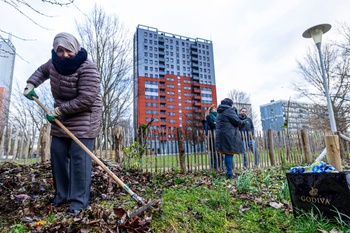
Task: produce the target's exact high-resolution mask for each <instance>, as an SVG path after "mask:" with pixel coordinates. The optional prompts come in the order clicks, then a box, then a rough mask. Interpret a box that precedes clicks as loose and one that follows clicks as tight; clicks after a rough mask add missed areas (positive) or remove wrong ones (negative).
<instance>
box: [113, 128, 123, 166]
mask: <svg viewBox="0 0 350 233" xmlns="http://www.w3.org/2000/svg"><path fill="white" fill-rule="evenodd" d="M113 136H114V143H115V148H114V150H115V156H116V158H115V159H116V162H117V163H119V164H120V163H122V162H123V161H124V154H123V140H124V134H123V130H122V128H121V127H117V128H114V130H113Z"/></svg>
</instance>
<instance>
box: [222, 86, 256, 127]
mask: <svg viewBox="0 0 350 233" xmlns="http://www.w3.org/2000/svg"><path fill="white" fill-rule="evenodd" d="M228 98H230V99H232V101H233V106H234V107H236V108H237V111H238V113H239V110H240V109H241V108H242V107H245V108H246V109H247V110H248V113H247V115H248V117H250V118H251V119H252V121H253V124H254V127H255V128H256V129H257V128H258V127H260V125H261V124H260V121H259V117H258V114H257V113H256V112H255V111H254V110H253V108H252V104H251V101H250V95H249V94H248V93H246V92H244V91H239V90H235V89H233V90H231V91H229V93H228Z"/></svg>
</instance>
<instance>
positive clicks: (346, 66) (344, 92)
mask: <svg viewBox="0 0 350 233" xmlns="http://www.w3.org/2000/svg"><path fill="white" fill-rule="evenodd" d="M347 29H348V30H350V28H349V27H347ZM345 32H347V33H348V34H345ZM349 33H350V31H344V34H343V36H344V37H345V38H346V37H347V36H349ZM348 39H350V38H348ZM349 42H350V41H349ZM347 48H348V47H346V46H345V44H342V43H339V44H338V43H332V44H324V45H323V51H322V54H323V59H324V61H323V62H324V66H325V73H326V80H327V83H326V85H328V87H329V93H330V99H331V104H332V107H333V111H334V117H335V121H336V125H337V129H338V130H339V131H345V130H347V129H348V127H349V123H350V121H349V120H350V119H349V114H348V112H349V111H350V104H349V100H350V81H349V74H350V58H349V56H348V51H347ZM297 65H298V73H299V74H300V76H301V80H299V81H296V82H294V83H293V84H292V86H293V88H294V89H295V90H296V91H297V92H298V93H299V95H300V97H306V98H308V99H309V100H310V101H311V102H312V103H313V104H314V106H315V108H316V109H318V110H317V111H318V112H320V111H321V112H323V113H326V114H317V115H315V118H317V119H314V120H315V121H316V120H317V122H319V121H320V120H321V121H322V122H325V119H329V118H328V113H327V104H326V97H325V96H326V94H325V89H324V83H323V76H322V69H321V67H320V62H319V56H318V51H317V49H316V47H314V49H313V50H309V53H308V55H306V56H305V58H304V60H302V61H297ZM328 122H329V120H328ZM328 125H329V124H327V128H328V129H329V127H328Z"/></svg>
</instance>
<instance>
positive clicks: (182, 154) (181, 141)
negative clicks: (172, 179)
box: [177, 127, 186, 173]
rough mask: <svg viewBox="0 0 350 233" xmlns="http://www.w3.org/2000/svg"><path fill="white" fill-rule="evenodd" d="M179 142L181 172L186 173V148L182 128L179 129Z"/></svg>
mask: <svg viewBox="0 0 350 233" xmlns="http://www.w3.org/2000/svg"><path fill="white" fill-rule="evenodd" d="M177 140H178V144H179V156H180V167H181V172H182V173H186V162H185V147H184V136H183V132H182V128H181V127H180V128H177Z"/></svg>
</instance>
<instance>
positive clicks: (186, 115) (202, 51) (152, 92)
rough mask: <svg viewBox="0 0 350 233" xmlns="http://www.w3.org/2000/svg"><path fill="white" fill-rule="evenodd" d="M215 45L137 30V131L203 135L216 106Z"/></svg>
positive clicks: (142, 27) (150, 30) (144, 29)
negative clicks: (146, 127)
mask: <svg viewBox="0 0 350 233" xmlns="http://www.w3.org/2000/svg"><path fill="white" fill-rule="evenodd" d="M216 102H217V101H216V84H215V70H214V54H213V43H212V41H210V40H205V39H200V38H195V39H194V38H189V37H185V36H179V35H176V34H171V33H167V32H162V31H158V29H157V28H153V27H148V26H143V25H138V27H137V30H136V33H135V35H134V128H135V129H137V128H138V127H139V126H140V124H148V123H149V122H151V121H152V124H151V125H150V127H151V129H162V130H165V129H169V128H171V129H174V128H177V127H183V128H184V129H198V128H200V129H202V122H201V121H202V119H204V113H205V111H206V110H207V109H208V108H209V107H210V105H212V104H216Z"/></svg>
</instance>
